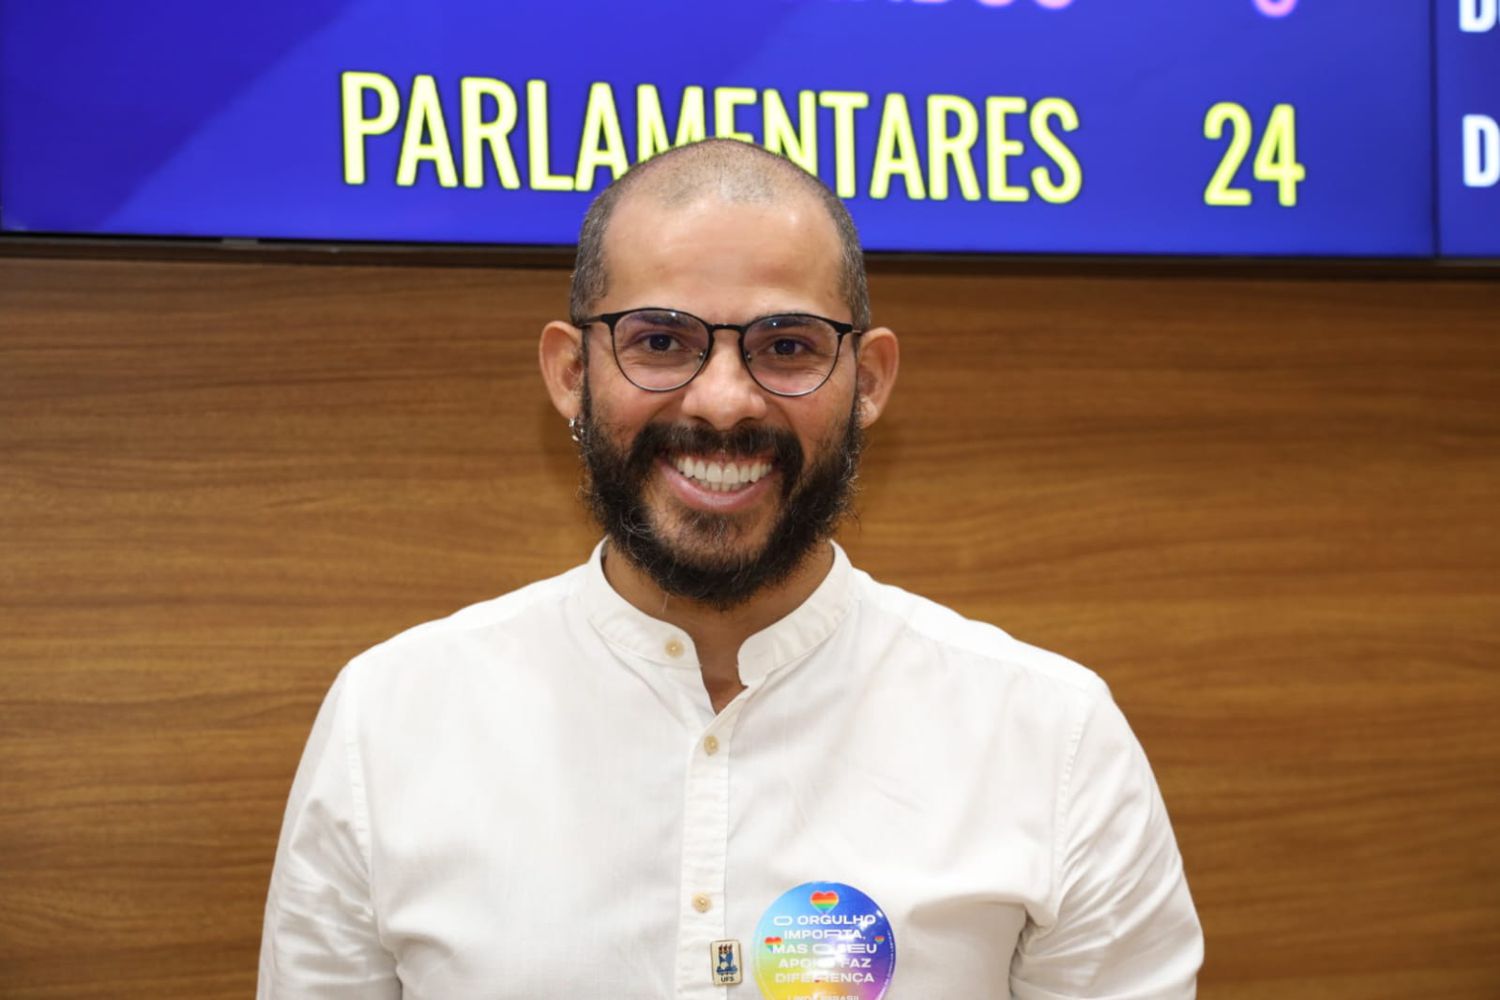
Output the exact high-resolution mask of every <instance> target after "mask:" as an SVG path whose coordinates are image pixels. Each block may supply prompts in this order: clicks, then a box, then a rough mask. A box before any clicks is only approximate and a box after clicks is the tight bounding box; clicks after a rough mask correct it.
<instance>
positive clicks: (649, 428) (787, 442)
mask: <svg viewBox="0 0 1500 1000" xmlns="http://www.w3.org/2000/svg"><path fill="white" fill-rule="evenodd" d="M684 452H686V453H688V454H694V455H713V454H720V453H722V454H725V455H728V456H730V457H742V458H758V457H760V456H762V455H766V454H770V456H771V464H772V467H773V468H775V469H777V470H778V471H779V472H780V473H781V489H782V493H783V494H787V495H789V494H790V493H791V490H792V487H793V485H794V484H795V483H796V482H797V478H798V476H799V475H800V474H801V472H802V464H803V461H804V455H803V452H802V444H801V442H799V441H798V440H797V436H796V435H795V434H793V433H792V432H791V431H789V430H785V429H783V428H779V427H760V426H754V425H746V426H742V427H736V428H734V429H733V430H729V431H717V430H714V429H713V428H712V427H705V426H703V425H701V424H647V425H646V426H645V427H643V428H641V431H640V433H639V434H637V435H636V439H635V441H634V442H633V443H632V444H631V446H630V455H629V456H628V458H627V460H626V465H627V467H628V468H629V470H630V473H631V474H632V476H634V477H636V480H637V481H640V480H641V479H643V478H644V477H645V475H646V473H647V472H649V471H650V469H651V466H652V463H654V462H655V461H656V460H657V458H659V457H661V456H663V455H676V454H680V453H684Z"/></svg>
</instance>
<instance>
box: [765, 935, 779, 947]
mask: <svg viewBox="0 0 1500 1000" xmlns="http://www.w3.org/2000/svg"><path fill="white" fill-rule="evenodd" d="M780 943H781V938H779V937H768V938H766V947H767V948H770V947H772V946H773V945H778V944H780Z"/></svg>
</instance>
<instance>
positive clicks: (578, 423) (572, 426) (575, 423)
mask: <svg viewBox="0 0 1500 1000" xmlns="http://www.w3.org/2000/svg"><path fill="white" fill-rule="evenodd" d="M568 436H569V437H571V438H572V439H573V443H574V444H583V421H582V420H579V419H578V418H577V417H569V418H568Z"/></svg>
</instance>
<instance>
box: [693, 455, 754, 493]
mask: <svg viewBox="0 0 1500 1000" xmlns="http://www.w3.org/2000/svg"><path fill="white" fill-rule="evenodd" d="M672 467H673V468H674V469H676V470H677V471H678V472H680V473H682V475H683V476H684V477H685V478H687V479H691V480H692V481H693V483H694V484H695V485H697V486H701V487H703V488H704V489H707V490H711V491H713V492H715V493H733V492H735V491H737V490H742V489H745V488H746V487H748V486H750V485H751V484H753V483H755V482H757V481H759V480H760V478H761V477H762V476H764V475H765V474H766V473H768V472H770V471H771V463H770V462H769V461H768V460H766V459H743V460H740V461H723V460H720V459H711V458H703V457H701V456H697V455H677V456H676V457H674V458H673V459H672Z"/></svg>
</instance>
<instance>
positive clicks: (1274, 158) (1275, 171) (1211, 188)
mask: <svg viewBox="0 0 1500 1000" xmlns="http://www.w3.org/2000/svg"><path fill="white" fill-rule="evenodd" d="M1226 126H1227V127H1228V128H1229V148H1228V149H1226V150H1225V151H1224V158H1223V159H1222V160H1220V161H1219V169H1217V170H1215V171H1214V175H1213V177H1212V178H1210V179H1209V182H1208V187H1207V188H1206V189H1205V190H1204V192H1203V202H1204V204H1206V205H1231V206H1239V205H1248V204H1250V198H1251V193H1250V189H1249V188H1242V187H1234V186H1233V183H1234V175H1235V174H1236V173H1238V172H1239V169H1240V164H1241V163H1243V162H1245V156H1246V154H1248V153H1249V152H1250V144H1251V142H1252V141H1253V140H1254V138H1255V124H1254V122H1252V121H1251V120H1250V112H1248V111H1246V110H1245V106H1244V105H1242V104H1234V103H1232V102H1230V101H1220V102H1219V103H1218V104H1215V105H1214V106H1213V107H1211V108H1209V109H1208V114H1207V115H1205V116H1204V118H1203V137H1204V138H1205V139H1221V138H1223V136H1224V129H1225V127H1226ZM1255 179H1256V180H1258V181H1265V182H1267V183H1271V184H1275V185H1276V195H1277V200H1278V201H1279V202H1280V203H1281V204H1282V205H1283V206H1284V207H1287V208H1290V207H1292V206H1293V205H1296V204H1297V185H1298V184H1300V183H1302V182H1303V181H1304V180H1306V179H1307V168H1306V167H1305V166H1303V165H1302V164H1300V163H1298V162H1297V109H1296V108H1294V107H1292V105H1290V104H1278V105H1276V106H1275V107H1274V108H1272V109H1271V117H1270V118H1269V119H1267V121H1266V129H1265V131H1264V132H1263V133H1261V137H1260V146H1259V147H1258V148H1257V149H1256V151H1255Z"/></svg>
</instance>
